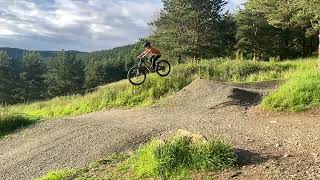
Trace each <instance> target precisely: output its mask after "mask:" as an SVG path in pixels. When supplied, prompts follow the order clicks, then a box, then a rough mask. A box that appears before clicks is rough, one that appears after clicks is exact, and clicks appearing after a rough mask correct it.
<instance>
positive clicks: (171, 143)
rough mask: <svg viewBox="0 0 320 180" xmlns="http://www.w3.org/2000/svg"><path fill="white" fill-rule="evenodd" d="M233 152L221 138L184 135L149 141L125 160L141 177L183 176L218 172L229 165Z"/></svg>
mask: <svg viewBox="0 0 320 180" xmlns="http://www.w3.org/2000/svg"><path fill="white" fill-rule="evenodd" d="M235 162H236V155H235V153H234V152H233V149H232V148H231V146H230V145H228V144H225V143H223V142H221V141H208V142H192V141H190V139H188V138H186V137H178V136H177V137H173V138H171V139H169V140H167V141H164V142H163V141H161V140H153V141H151V142H150V143H149V144H147V145H145V146H143V147H142V148H141V149H139V150H138V151H137V153H136V154H135V155H134V156H133V157H132V158H131V159H130V160H129V164H130V165H131V167H132V169H133V172H134V173H135V174H136V176H138V178H142V177H144V178H145V177H162V178H167V177H171V176H179V177H183V176H186V175H187V174H188V172H190V171H193V170H203V171H218V170H222V169H226V168H230V167H232V166H233V165H234V163H235Z"/></svg>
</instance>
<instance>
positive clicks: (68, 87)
mask: <svg viewBox="0 0 320 180" xmlns="http://www.w3.org/2000/svg"><path fill="white" fill-rule="evenodd" d="M140 46H141V45H140V44H139V47H140ZM139 47H138V46H136V45H128V46H124V47H121V48H115V49H112V50H105V51H99V52H93V53H75V52H72V51H63V50H62V51H61V52H58V53H57V54H56V55H55V56H54V57H51V58H43V57H42V56H41V55H40V53H38V52H27V53H25V54H24V55H23V57H22V58H21V59H19V58H18V59H16V58H12V57H9V55H8V54H7V53H6V52H5V51H0V105H1V104H2V105H4V104H7V105H8V104H16V103H27V102H32V101H36V100H43V99H49V98H53V97H56V96H64V95H72V94H76V93H85V92H88V91H91V90H92V89H94V88H96V87H97V86H99V85H103V84H106V83H110V82H114V81H119V80H121V79H124V78H126V72H127V69H128V67H130V66H132V65H133V63H134V62H133V61H132V59H133V58H132V56H133V54H132V52H135V51H138V50H135V49H136V48H139ZM135 54H136V53H135Z"/></svg>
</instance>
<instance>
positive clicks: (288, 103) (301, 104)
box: [262, 69, 320, 112]
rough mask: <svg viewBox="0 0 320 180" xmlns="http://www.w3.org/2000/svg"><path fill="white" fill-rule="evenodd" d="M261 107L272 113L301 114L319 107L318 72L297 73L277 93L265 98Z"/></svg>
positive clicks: (319, 75) (319, 86)
mask: <svg viewBox="0 0 320 180" xmlns="http://www.w3.org/2000/svg"><path fill="white" fill-rule="evenodd" d="M262 106H263V107H265V108H266V109H268V110H272V111H291V112H301V111H305V110H309V109H312V108H318V107H319V106H320V71H319V70H316V69H311V70H307V71H306V70H304V71H298V72H296V73H294V74H293V77H292V78H291V79H290V80H289V81H288V82H286V83H285V84H284V85H282V86H281V87H280V88H279V89H278V90H277V91H275V92H274V93H272V94H270V95H269V96H267V97H265V98H264V99H263V102H262Z"/></svg>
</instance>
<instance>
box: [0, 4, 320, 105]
mask: <svg viewBox="0 0 320 180" xmlns="http://www.w3.org/2000/svg"><path fill="white" fill-rule="evenodd" d="M162 2H163V9H162V10H161V12H160V15H159V16H158V17H157V18H155V20H153V21H152V22H150V26H151V28H152V30H153V32H152V34H151V35H150V36H149V37H147V38H146V39H145V40H148V41H151V42H152V44H154V46H156V47H157V48H159V49H160V50H161V51H162V53H163V58H167V59H169V60H170V61H176V60H179V61H178V62H184V61H187V60H188V59H210V58H214V57H230V58H231V59H248V60H254V61H256V60H263V61H268V60H270V59H273V60H284V59H289V58H290V59H293V58H298V57H307V56H312V55H315V54H316V53H317V49H318V47H319V38H320V35H319V31H320V25H319V19H320V17H319V16H320V14H319V12H320V4H319V2H318V1H317V0H296V1H289V2H288V1H284V0H280V1H279V0H248V1H247V3H246V4H245V5H244V8H243V9H242V10H239V11H236V12H233V13H230V12H228V11H227V10H226V4H227V1H225V0H162ZM318 36H319V37H318ZM145 40H141V41H139V42H138V43H136V44H134V45H128V46H124V47H119V48H114V49H112V50H105V51H97V52H92V53H81V52H76V51H61V52H58V53H57V52H24V51H23V50H17V49H5V50H4V51H3V50H2V51H1V49H0V104H15V103H21V102H31V101H35V100H40V99H48V98H52V97H56V96H64V95H70V94H78V93H85V92H87V91H89V90H92V89H93V88H95V87H97V86H99V85H102V84H105V83H110V82H114V81H118V80H120V79H124V78H126V71H127V70H128V68H129V67H130V66H132V65H133V63H134V61H135V60H136V57H137V55H138V54H139V53H140V52H141V51H142V50H143V49H142V48H143V47H142V44H143V41H145Z"/></svg>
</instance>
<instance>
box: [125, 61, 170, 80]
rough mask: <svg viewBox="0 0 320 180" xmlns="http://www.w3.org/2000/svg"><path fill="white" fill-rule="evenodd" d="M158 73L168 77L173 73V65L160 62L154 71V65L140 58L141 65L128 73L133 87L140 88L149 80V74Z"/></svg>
mask: <svg viewBox="0 0 320 180" xmlns="http://www.w3.org/2000/svg"><path fill="white" fill-rule="evenodd" d="M150 72H151V73H152V72H156V73H157V74H158V75H159V76H161V77H165V76H168V75H169V74H170V72H171V65H170V63H169V62H168V61H166V60H158V61H157V62H156V66H155V68H154V69H153V68H152V64H151V63H150V62H148V61H145V60H144V59H142V58H139V63H138V65H137V66H134V67H132V68H131V69H130V70H129V71H128V80H129V82H130V83H131V84H132V85H135V86H139V85H141V84H143V83H144V82H145V81H146V79H147V74H148V73H150Z"/></svg>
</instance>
